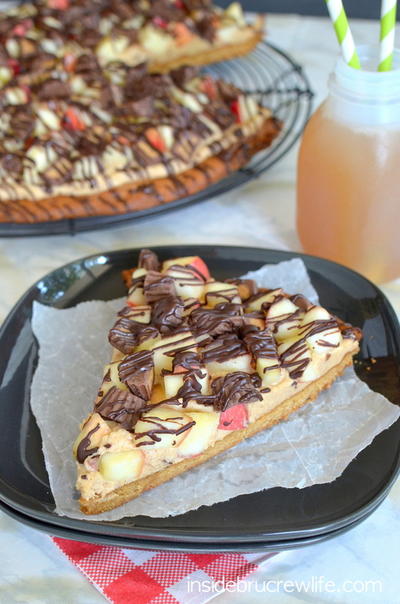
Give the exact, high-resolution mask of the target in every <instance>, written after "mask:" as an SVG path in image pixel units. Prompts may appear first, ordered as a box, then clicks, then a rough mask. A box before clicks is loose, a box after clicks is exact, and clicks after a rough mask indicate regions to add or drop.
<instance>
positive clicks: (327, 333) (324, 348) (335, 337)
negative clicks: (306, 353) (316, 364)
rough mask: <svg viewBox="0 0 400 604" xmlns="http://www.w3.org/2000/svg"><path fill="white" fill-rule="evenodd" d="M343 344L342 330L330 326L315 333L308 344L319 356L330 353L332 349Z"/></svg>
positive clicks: (309, 338) (308, 339)
mask: <svg viewBox="0 0 400 604" xmlns="http://www.w3.org/2000/svg"><path fill="white" fill-rule="evenodd" d="M341 342H342V334H341V333H340V329H339V328H338V327H335V326H330V327H329V326H328V327H327V328H326V329H325V330H324V331H320V332H318V333H315V334H313V335H311V336H309V337H308V338H307V344H308V345H309V346H311V348H312V349H313V350H315V352H316V353H318V354H325V353H327V352H329V349H330V348H337V347H338V346H339V345H340V344H341Z"/></svg>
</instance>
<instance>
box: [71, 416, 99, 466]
mask: <svg viewBox="0 0 400 604" xmlns="http://www.w3.org/2000/svg"><path fill="white" fill-rule="evenodd" d="M99 428H100V424H97V426H95V427H94V428H92V429H91V430H90V431H89V432H88V433H87V434H86V436H84V437H83V438H82V440H81V442H80V443H79V445H78V448H77V450H76V458H77V460H78V461H79V463H83V462H84V461H85V459H86V458H87V457H90V455H94V454H95V453H97V451H98V447H92V448H91V449H89V448H88V447H90V438H91V436H92V435H93V434H94V433H95V432H97V430H98V429H99Z"/></svg>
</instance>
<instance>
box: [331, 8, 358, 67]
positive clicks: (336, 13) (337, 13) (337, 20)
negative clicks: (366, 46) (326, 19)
mask: <svg viewBox="0 0 400 604" xmlns="http://www.w3.org/2000/svg"><path fill="white" fill-rule="evenodd" d="M325 2H326V5H327V7H328V11H329V15H330V17H331V19H332V22H333V27H334V28H335V32H336V36H337V39H338V40H339V44H340V46H341V49H342V53H343V58H344V60H345V61H346V63H347V64H348V65H350V67H354V68H355V69H361V65H360V59H359V58H358V54H357V51H356V47H355V44H354V40H353V36H352V35H351V31H350V26H349V22H348V21H347V17H346V13H345V11H344V8H343V4H342V0H325Z"/></svg>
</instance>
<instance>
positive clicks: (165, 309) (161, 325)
mask: <svg viewBox="0 0 400 604" xmlns="http://www.w3.org/2000/svg"><path fill="white" fill-rule="evenodd" d="M183 308H184V305H183V302H182V300H181V299H180V298H176V297H174V296H166V297H165V298H161V299H160V300H157V301H156V302H155V303H154V305H153V310H152V313H151V319H152V323H153V324H154V325H155V327H157V328H158V330H159V331H160V333H161V334H163V335H165V334H170V333H172V332H173V331H175V330H176V329H177V328H178V327H180V326H181V325H182V323H183Z"/></svg>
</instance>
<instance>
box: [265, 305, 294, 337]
mask: <svg viewBox="0 0 400 604" xmlns="http://www.w3.org/2000/svg"><path fill="white" fill-rule="evenodd" d="M266 326H270V327H271V329H272V331H273V334H274V337H275V339H276V341H277V342H282V341H283V340H285V339H286V338H293V337H295V336H296V335H297V334H298V333H299V331H300V327H301V313H300V310H299V308H298V307H297V306H296V305H295V304H293V302H291V301H290V300H289V299H288V298H281V299H278V300H277V301H276V302H274V303H273V304H271V306H270V307H269V309H268V310H267V312H266Z"/></svg>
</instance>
